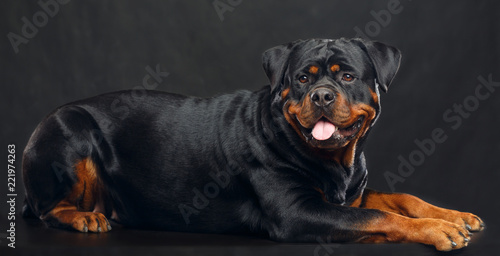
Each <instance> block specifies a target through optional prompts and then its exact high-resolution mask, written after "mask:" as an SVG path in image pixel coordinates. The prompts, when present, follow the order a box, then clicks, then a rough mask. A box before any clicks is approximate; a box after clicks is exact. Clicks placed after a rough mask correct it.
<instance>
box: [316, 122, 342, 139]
mask: <svg viewBox="0 0 500 256" xmlns="http://www.w3.org/2000/svg"><path fill="white" fill-rule="evenodd" d="M335 129H336V128H335V125H333V124H332V123H330V122H327V121H323V120H319V121H318V122H317V123H316V125H314V128H313V130H312V136H313V137H314V138H315V139H317V140H327V139H329V138H330V137H332V135H333V133H334V132H335Z"/></svg>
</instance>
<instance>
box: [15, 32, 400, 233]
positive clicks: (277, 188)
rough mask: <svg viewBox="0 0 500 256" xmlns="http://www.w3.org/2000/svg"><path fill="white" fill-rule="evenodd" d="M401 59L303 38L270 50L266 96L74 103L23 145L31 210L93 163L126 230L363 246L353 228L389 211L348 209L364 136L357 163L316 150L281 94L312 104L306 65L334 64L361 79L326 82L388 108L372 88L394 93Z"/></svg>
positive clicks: (43, 208) (43, 207)
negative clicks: (303, 81) (289, 115)
mask: <svg viewBox="0 0 500 256" xmlns="http://www.w3.org/2000/svg"><path fill="white" fill-rule="evenodd" d="M399 58H400V54H399V52H398V51H397V50H396V49H395V48H392V47H389V46H385V45H383V44H380V43H372V42H364V41H362V40H359V39H352V40H345V39H339V40H320V39H312V40H304V41H296V42H293V43H289V44H286V45H283V46H277V47H275V48H272V49H270V50H268V51H267V52H265V53H264V56H263V62H264V63H263V64H264V69H265V71H266V74H267V75H268V76H269V78H270V82H271V86H270V87H269V86H266V87H264V88H262V89H261V90H259V91H256V92H249V91H239V92H236V93H233V94H227V95H222V96H218V97H214V98H208V99H200V98H193V97H185V96H181V95H175V94H169V93H163V92H158V91H147V93H146V94H145V95H141V96H139V95H135V94H134V92H133V91H121V92H115V93H109V94H104V95H100V96H97V97H93V98H90V99H86V100H82V101H78V102H73V103H70V104H67V105H64V106H62V107H60V108H58V109H57V110H55V111H54V112H53V113H51V114H50V115H49V116H47V117H46V118H45V119H44V120H43V121H42V122H41V123H40V125H39V126H38V127H37V129H36V130H35V132H34V133H33V135H32V137H31V139H30V141H29V143H28V145H27V147H26V149H25V152H24V159H23V172H24V177H23V178H24V183H25V187H26V197H27V198H26V199H27V200H26V201H27V204H28V206H29V207H28V208H31V210H32V211H33V213H34V214H35V215H36V216H42V215H44V214H46V213H47V212H49V211H50V210H51V209H52V208H53V207H54V206H55V205H56V204H57V203H58V202H59V201H60V200H62V199H63V198H64V197H65V196H66V195H67V194H68V192H69V191H70V189H71V187H72V185H73V184H74V183H75V182H76V180H75V179H76V178H75V174H74V171H73V166H74V165H75V163H76V162H77V161H78V160H80V159H82V158H85V157H90V158H91V159H92V160H93V161H94V162H95V163H96V165H97V167H98V176H99V177H100V179H101V180H102V182H103V184H104V186H105V188H106V192H105V195H103V196H104V199H105V200H104V201H105V203H106V210H105V215H106V216H107V217H108V218H109V217H110V216H111V213H112V212H113V211H115V212H116V214H117V216H118V220H117V221H118V222H120V223H123V224H124V225H127V226H132V227H143V228H153V229H164V230H172V231H188V232H209V233H258V234H265V235H267V236H269V237H270V238H271V239H274V240H279V241H303V242H306V241H316V238H317V237H321V238H322V239H324V240H326V239H329V240H332V239H333V240H336V241H353V240H356V239H358V238H360V237H361V236H362V235H363V234H362V233H361V232H358V231H356V230H355V228H353V227H354V226H355V225H357V224H359V223H363V222H365V221H369V220H371V219H373V218H376V217H377V216H379V215H380V212H379V211H377V210H366V209H359V208H351V207H348V205H349V204H351V203H352V202H353V201H354V200H355V199H356V198H357V197H359V196H360V194H361V193H362V191H363V189H364V188H365V185H366V182H367V169H366V166H365V160H364V156H363V153H362V146H363V141H364V138H362V139H360V142H359V143H358V145H357V150H356V157H355V160H354V163H353V165H352V166H345V165H343V164H342V163H339V162H337V161H334V160H333V159H328V158H325V157H324V155H328V151H327V150H322V149H312V148H311V145H309V144H308V143H307V142H306V141H304V140H303V139H302V138H301V137H300V136H299V135H298V134H297V132H296V131H294V130H293V128H292V127H291V125H290V123H288V122H287V120H285V117H284V115H283V106H284V104H285V102H284V100H283V99H282V95H281V93H282V92H283V90H284V89H285V88H291V90H290V94H289V97H290V98H291V99H295V100H297V101H300V100H303V98H304V96H305V95H306V94H307V93H309V91H310V89H311V88H312V87H313V85H311V86H310V87H307V86H300V85H297V84H296V81H295V80H296V76H297V74H298V73H299V72H301V71H300V70H302V69H303V68H304V66H305V65H307V64H308V63H311V62H314V63H318V65H323V64H324V63H327V62H331V61H332V60H335V61H336V62H339V63H343V65H344V66H345V67H348V68H349V69H350V70H351V72H353V73H355V74H356V75H357V76H358V79H357V81H356V83H355V84H354V85H353V86H350V87H349V88H348V86H343V84H342V83H341V82H339V81H338V77H331V76H329V75H328V74H326V73H325V74H321V75H318V76H319V77H318V79H319V78H324V80H323V82H324V81H328V83H329V84H330V85H331V86H332V88H335V89H336V90H339V91H341V92H342V93H343V94H344V95H346V97H347V98H348V99H349V101H352V102H353V103H358V102H361V103H364V104H369V105H371V106H373V107H374V108H375V109H376V110H377V112H378V111H379V110H380V106H379V104H376V103H375V102H374V101H373V99H372V98H371V97H369V94H367V91H368V88H370V89H371V90H373V91H377V92H378V86H380V87H381V88H383V89H384V90H387V87H388V85H389V84H390V82H391V80H392V78H393V77H394V75H395V73H396V71H397V67H398V66H399ZM376 81H377V82H378V84H379V85H377V82H376ZM320 155H321V156H320ZM318 188H319V189H320V190H321V191H323V192H324V195H325V197H326V199H327V201H325V200H323V196H322V194H321V193H320V192H319V191H318ZM27 210H28V211H29V209H27Z"/></svg>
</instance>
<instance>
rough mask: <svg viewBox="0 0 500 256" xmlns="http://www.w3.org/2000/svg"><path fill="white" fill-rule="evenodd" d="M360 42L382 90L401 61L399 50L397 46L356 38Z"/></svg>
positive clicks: (385, 90) (385, 87)
mask: <svg viewBox="0 0 500 256" xmlns="http://www.w3.org/2000/svg"><path fill="white" fill-rule="evenodd" d="M356 40H358V41H359V42H360V43H361V44H362V48H364V49H363V50H364V51H366V53H367V54H368V56H369V57H370V59H371V61H372V62H373V66H374V68H375V72H376V73H377V83H378V84H379V86H380V88H382V90H383V91H384V92H387V89H388V88H389V85H390V84H391V82H392V80H393V79H394V77H395V76H396V73H397V72H398V69H399V64H400V63H401V51H399V50H398V49H397V48H395V47H392V46H389V45H386V44H383V43H379V42H369V41H364V40H361V39H356Z"/></svg>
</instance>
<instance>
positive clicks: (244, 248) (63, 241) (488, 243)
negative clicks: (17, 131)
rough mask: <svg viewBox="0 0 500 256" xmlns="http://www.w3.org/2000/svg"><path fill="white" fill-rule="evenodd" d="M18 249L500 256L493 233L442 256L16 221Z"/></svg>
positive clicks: (421, 250) (5, 251)
mask: <svg viewBox="0 0 500 256" xmlns="http://www.w3.org/2000/svg"><path fill="white" fill-rule="evenodd" d="M16 226H17V228H16V249H10V248H6V247H4V246H5V244H1V247H0V255H58V254H65V255H101V254H106V255H139V256H146V255H157V254H161V255H218V256H220V255H258V256H263V255H310V256H316V255H320V256H327V255H331V256H333V255H498V254H497V253H498V251H499V250H498V249H496V248H495V247H494V246H495V239H498V237H496V238H495V237H494V234H493V232H491V231H490V230H488V229H486V230H485V231H483V232H481V233H478V234H476V235H474V237H473V240H472V243H471V244H470V245H469V247H467V248H465V249H464V250H460V251H455V252H451V253H439V252H436V251H435V250H434V249H433V248H431V247H428V246H424V245H418V244H383V245H371V244H370V245H366V244H321V243H319V242H318V243H308V244H284V243H275V242H272V241H270V240H267V239H262V238H258V237H249V236H232V235H211V234H191V233H176V232H162V231H148V230H137V229H127V228H123V227H119V226H118V225H113V230H112V231H111V232H109V233H102V234H94V233H78V232H72V231H65V230H59V229H53V228H46V227H45V225H44V224H43V223H41V222H40V221H38V220H34V219H19V220H18V221H17V223H16Z"/></svg>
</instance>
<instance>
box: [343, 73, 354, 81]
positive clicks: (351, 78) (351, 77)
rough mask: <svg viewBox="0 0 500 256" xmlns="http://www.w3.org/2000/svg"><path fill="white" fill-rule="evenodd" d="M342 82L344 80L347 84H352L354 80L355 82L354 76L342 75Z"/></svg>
mask: <svg viewBox="0 0 500 256" xmlns="http://www.w3.org/2000/svg"><path fill="white" fill-rule="evenodd" d="M342 80H344V81H346V82H351V81H352V80H354V76H353V75H351V74H347V73H346V74H344V75H342Z"/></svg>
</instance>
